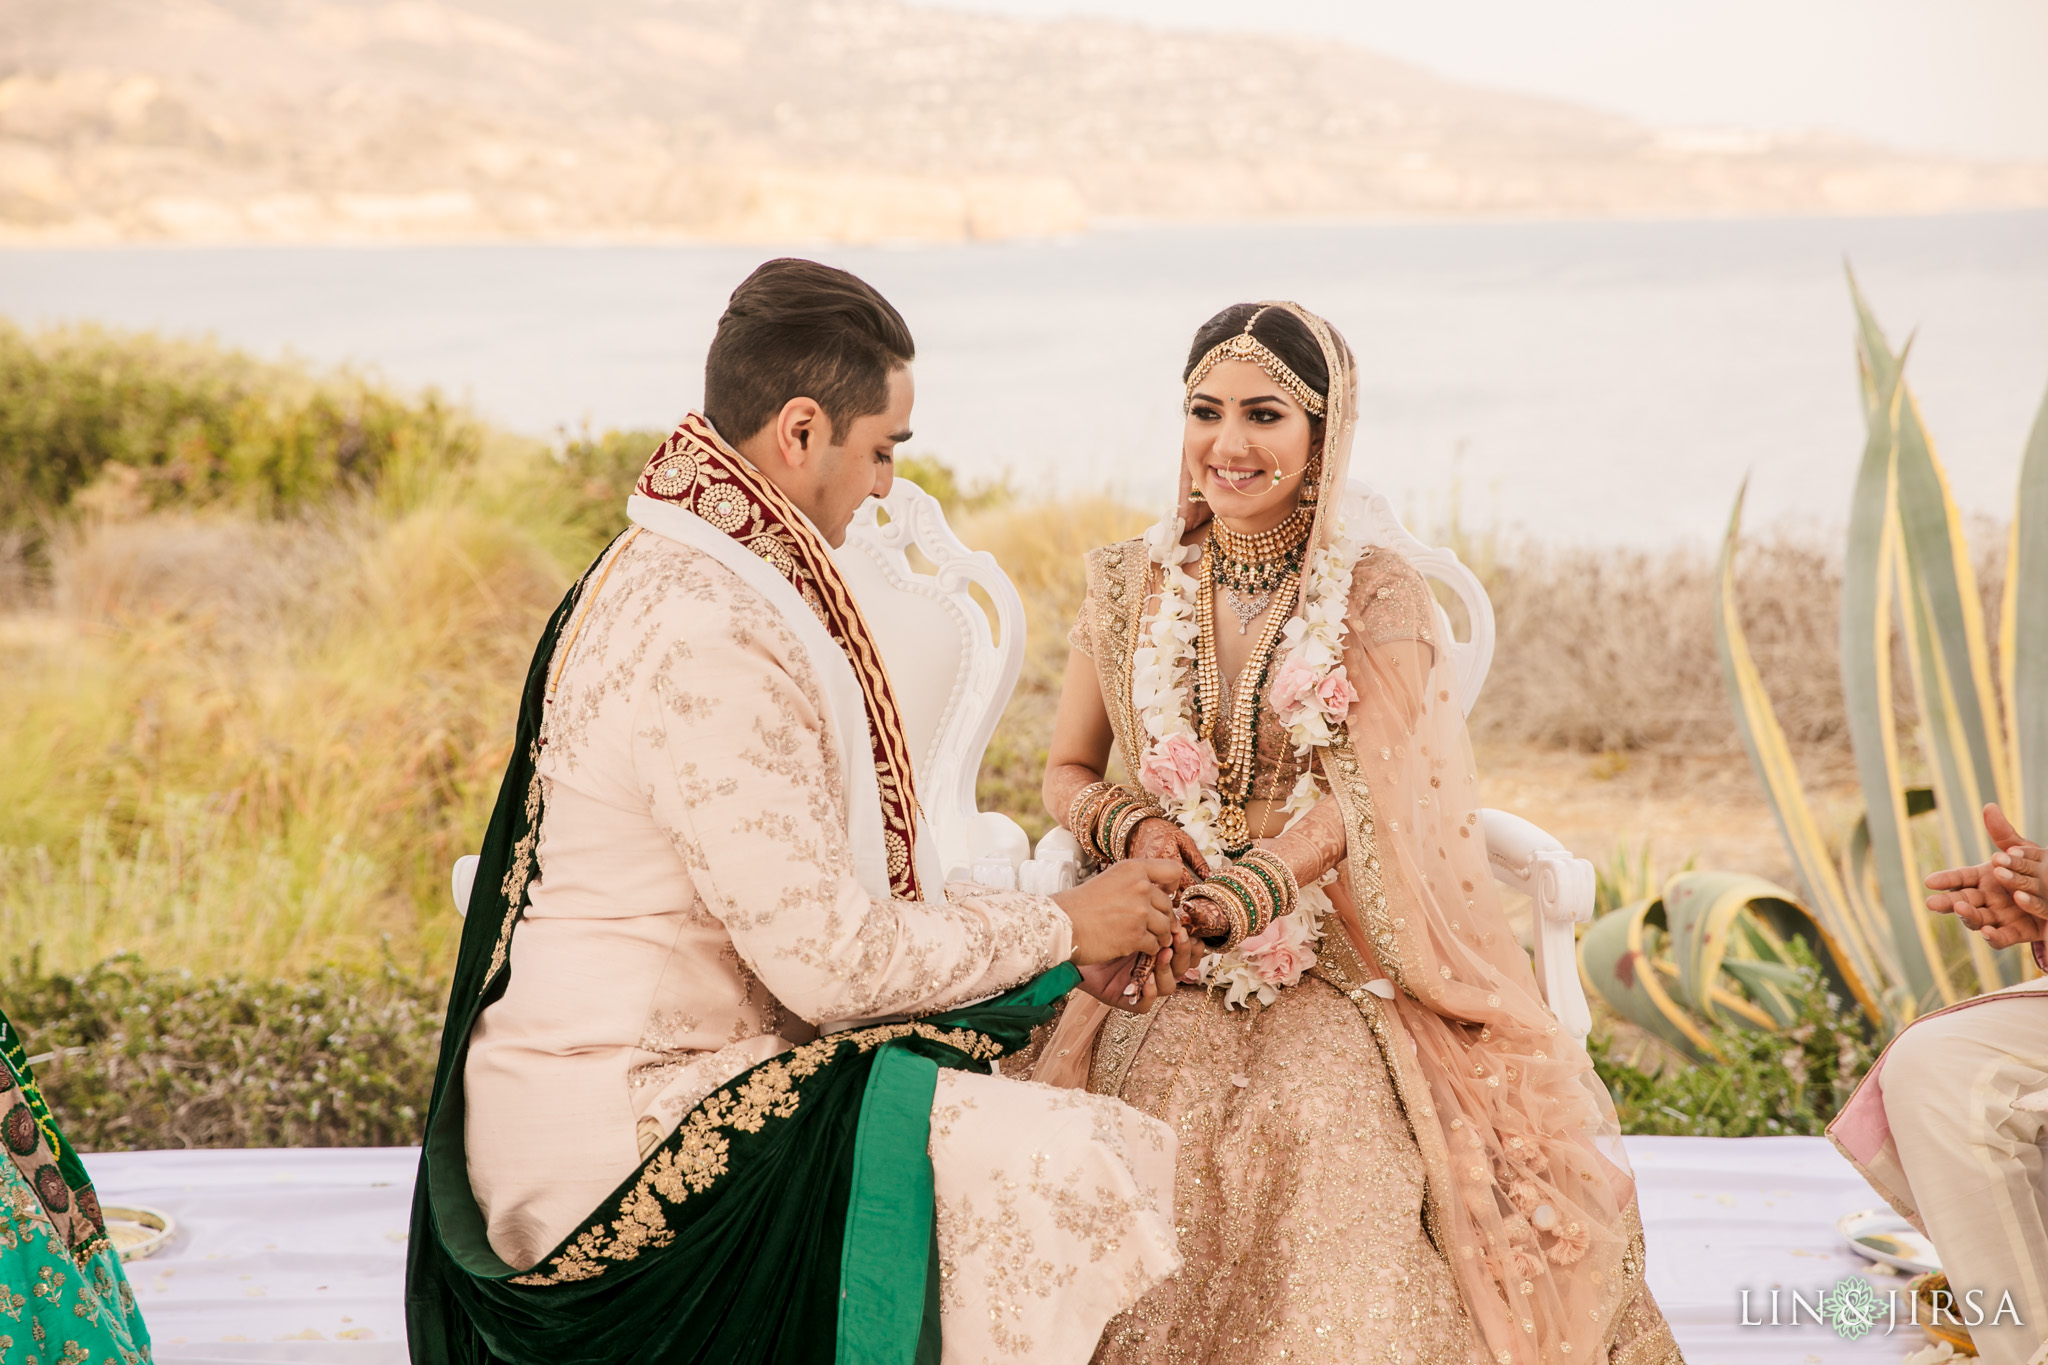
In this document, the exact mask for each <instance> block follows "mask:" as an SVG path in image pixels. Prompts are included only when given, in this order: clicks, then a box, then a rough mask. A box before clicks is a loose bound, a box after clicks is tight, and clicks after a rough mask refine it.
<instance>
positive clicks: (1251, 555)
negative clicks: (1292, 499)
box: [1204, 507, 1309, 635]
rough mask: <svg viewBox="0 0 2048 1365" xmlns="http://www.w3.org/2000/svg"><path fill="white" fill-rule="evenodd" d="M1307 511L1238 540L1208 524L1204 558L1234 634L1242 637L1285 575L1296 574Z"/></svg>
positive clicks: (1306, 527)
mask: <svg viewBox="0 0 2048 1365" xmlns="http://www.w3.org/2000/svg"><path fill="white" fill-rule="evenodd" d="M1308 532H1309V513H1308V509H1306V508H1303V507H1297V508H1295V509H1294V511H1293V512H1292V513H1290V514H1289V515H1288V517H1287V519H1286V520H1285V521H1283V522H1281V523H1280V524H1279V525H1278V526H1275V527H1272V528H1270V529H1269V530H1265V531H1260V532H1258V533H1256V534H1253V535H1244V534H1241V533H1239V532H1236V531H1233V530H1231V529H1230V528H1229V527H1228V526H1225V525H1224V524H1223V522H1222V519H1221V518H1218V519H1216V520H1215V521H1214V523H1213V525H1212V528H1211V531H1210V535H1209V543H1208V545H1207V547H1206V548H1205V551H1204V554H1205V557H1206V558H1208V559H1210V560H1212V561H1213V563H1212V565H1211V572H1212V573H1213V574H1214V575H1215V579H1216V583H1217V585H1218V586H1219V587H1221V588H1222V589H1223V595H1224V596H1225V597H1226V598H1228V599H1229V601H1230V609H1231V611H1233V612H1235V613H1236V615H1237V633H1238V634H1240V635H1243V634H1245V633H1246V632H1247V631H1249V630H1250V629H1251V625H1252V622H1253V621H1255V620H1257V619H1258V617H1259V614H1260V613H1261V612H1263V611H1265V609H1266V607H1267V605H1268V604H1269V603H1271V602H1272V600H1273V597H1274V594H1275V593H1277V592H1278V591H1279V588H1280V584H1281V583H1282V582H1283V581H1284V580H1285V579H1286V578H1287V576H1288V574H1290V573H1294V574H1297V575H1298V574H1299V573H1300V570H1301V557H1302V550H1303V548H1304V547H1305V546H1306V545H1307V544H1308Z"/></svg>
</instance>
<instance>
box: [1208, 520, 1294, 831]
mask: <svg viewBox="0 0 2048 1365" xmlns="http://www.w3.org/2000/svg"><path fill="white" fill-rule="evenodd" d="M1298 577H1299V574H1298V572H1297V571H1295V570H1289V571H1288V573H1287V575H1286V577H1284V578H1282V579H1281V580H1280V586H1279V588H1278V590H1277V591H1278V592H1279V594H1280V595H1281V597H1282V598H1283V599H1284V598H1286V597H1287V596H1288V595H1290V594H1291V593H1293V591H1294V586H1295V583H1296V582H1297V580H1298ZM1195 620H1196V622H1197V623H1198V633H1197V635H1196V637H1195V726H1196V729H1197V731H1198V732H1199V733H1200V734H1201V736H1202V738H1204V739H1206V740H1208V741H1209V747H1210V748H1211V749H1213V750H1214V751H1215V752H1216V756H1217V768H1218V770H1219V771H1218V775H1217V779H1216V795H1217V797H1218V798H1219V799H1220V800H1221V802H1222V805H1223V810H1222V813H1221V814H1220V815H1219V816H1218V818H1217V821H1216V831H1217V834H1218V835H1219V836H1220V837H1221V838H1222V840H1223V846H1224V848H1225V849H1227V850H1229V851H1230V852H1231V853H1233V854H1235V853H1236V852H1237V851H1239V850H1241V849H1243V848H1245V847H1246V846H1247V845H1249V844H1250V843H1251V828H1250V825H1249V823H1248V821H1247V820H1246V818H1245V813H1244V812H1245V806H1246V805H1247V804H1248V803H1249V800H1250V796H1251V786H1252V777H1253V775H1254V772H1253V770H1254V767H1255V762H1256V759H1257V751H1258V725H1259V700H1260V697H1261V695H1262V694H1263V693H1264V692H1265V690H1266V674H1267V672H1268V671H1269V670H1270V669H1271V668H1272V665H1273V651H1274V649H1275V647H1276V646H1278V644H1279V643H1280V635H1281V632H1282V631H1283V630H1284V629H1285V628H1286V625H1287V622H1286V619H1285V614H1284V613H1282V612H1274V613H1273V614H1272V615H1270V616H1269V617H1267V619H1266V628H1265V629H1264V630H1263V631H1261V632H1260V634H1259V639H1258V643H1257V644H1255V645H1253V646H1252V653H1251V657H1250V658H1249V659H1247V660H1245V665H1244V671H1243V672H1242V673H1240V674H1239V675H1238V681H1237V690H1236V693H1235V695H1234V696H1233V697H1232V698H1231V707H1230V716H1229V719H1228V721H1227V722H1226V721H1225V719H1224V717H1223V715H1222V710H1223V669H1222V666H1221V665H1220V664H1219V663H1218V662H1217V661H1216V578H1215V570H1214V565H1213V563H1212V562H1211V557H1210V556H1208V555H1204V556H1203V557H1202V563H1201V570H1200V574H1199V576H1198V577H1197V579H1196V580H1195ZM1219 729H1226V730H1227V739H1226V742H1224V743H1218V742H1217V739H1218V735H1217V732H1218V730H1219Z"/></svg>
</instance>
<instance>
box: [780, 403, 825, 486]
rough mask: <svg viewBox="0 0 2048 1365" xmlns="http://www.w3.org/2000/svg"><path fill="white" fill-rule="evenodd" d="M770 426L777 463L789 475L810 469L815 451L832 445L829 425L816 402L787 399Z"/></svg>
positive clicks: (813, 461) (815, 454)
mask: <svg viewBox="0 0 2048 1365" xmlns="http://www.w3.org/2000/svg"><path fill="white" fill-rule="evenodd" d="M770 426H771V427H772V429H773V432H774V436H775V451H776V454H777V455H778V456H779V457H780V460H779V462H780V464H781V466H782V467H783V468H784V469H787V470H789V471H791V472H792V473H794V472H797V471H800V470H805V469H808V468H811V467H812V466H813V465H814V464H815V462H816V459H817V456H818V452H819V451H821V450H823V449H824V448H825V447H826V446H828V445H830V444H832V433H831V426H832V424H831V422H830V421H829V420H828V419H827V418H826V416H825V410H824V409H823V408H821V407H819V406H818V403H817V400H816V399H811V398H792V399H790V400H789V401H788V402H787V403H784V404H783V405H782V411H781V412H778V413H777V414H775V420H774V422H772V423H771V424H770Z"/></svg>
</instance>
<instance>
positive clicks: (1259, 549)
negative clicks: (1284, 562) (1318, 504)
mask: <svg viewBox="0 0 2048 1365" xmlns="http://www.w3.org/2000/svg"><path fill="white" fill-rule="evenodd" d="M1308 523H1309V516H1308V511H1307V509H1306V508H1301V507H1297V508H1295V509H1294V510H1293V511H1292V512H1290V513H1288V515H1287V519H1286V520H1285V521H1282V522H1280V523H1279V524H1278V525H1276V526H1269V527H1267V528H1266V529H1265V530H1263V531H1250V532H1247V531H1233V530H1231V529H1230V527H1229V525H1228V524H1226V523H1225V522H1224V520H1223V518H1221V517H1211V518H1210V520H1209V534H1210V535H1211V536H1212V537H1213V538H1214V539H1215V541H1216V546H1217V548H1218V549H1220V550H1222V551H1223V552H1224V553H1225V554H1227V555H1229V556H1230V557H1231V558H1232V559H1235V560H1238V561H1240V562H1243V563H1252V562H1271V561H1273V560H1278V559H1284V558H1286V557H1287V556H1289V555H1291V554H1293V553H1294V551H1295V550H1296V549H1297V548H1298V547H1299V546H1300V545H1301V543H1302V542H1303V541H1304V540H1307V539H1308Z"/></svg>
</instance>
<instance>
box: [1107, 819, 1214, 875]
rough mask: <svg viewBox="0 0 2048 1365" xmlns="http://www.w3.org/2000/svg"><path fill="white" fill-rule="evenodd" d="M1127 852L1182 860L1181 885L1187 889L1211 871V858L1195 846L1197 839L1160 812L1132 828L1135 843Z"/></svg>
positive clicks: (1134, 856)
mask: <svg viewBox="0 0 2048 1365" xmlns="http://www.w3.org/2000/svg"><path fill="white" fill-rule="evenodd" d="M1126 856H1128V857H1132V858H1166V859H1170V860H1173V861H1175V862H1178V863H1179V864H1180V865H1181V866H1182V867H1183V868H1185V869H1186V872H1185V874H1184V876H1183V878H1182V881H1181V884H1180V887H1179V889H1180V890H1183V891H1185V890H1186V889H1187V888H1189V887H1191V886H1193V885H1194V884H1195V883H1196V882H1199V881H1202V880H1204V879H1205V878H1207V877H1208V875H1209V862H1208V859H1206V858H1204V857H1203V856H1202V853H1201V850H1200V849H1198V848H1196V847H1195V841H1194V840H1193V839H1190V838H1189V837H1188V835H1187V831H1186V830H1184V829H1182V828H1181V827H1180V826H1179V825H1176V824H1175V823H1173V821H1171V820H1161V819H1159V818H1158V817H1156V816H1155V817H1153V818H1152V819H1149V820H1144V821H1141V822H1140V823H1139V825H1138V827H1137V829H1135V830H1133V831H1131V847H1130V852H1129V854H1128V855H1126Z"/></svg>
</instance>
